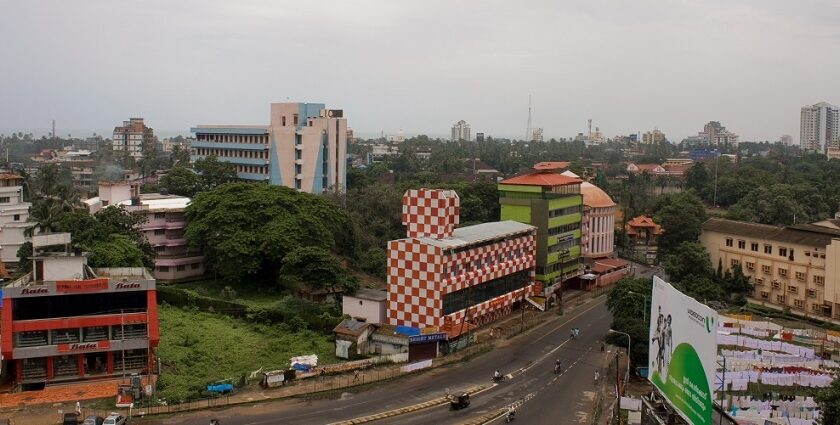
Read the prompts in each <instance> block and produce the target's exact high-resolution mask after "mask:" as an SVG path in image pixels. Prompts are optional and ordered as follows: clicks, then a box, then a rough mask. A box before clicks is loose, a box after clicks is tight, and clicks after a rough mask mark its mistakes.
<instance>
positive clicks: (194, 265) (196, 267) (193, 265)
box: [190, 263, 201, 270]
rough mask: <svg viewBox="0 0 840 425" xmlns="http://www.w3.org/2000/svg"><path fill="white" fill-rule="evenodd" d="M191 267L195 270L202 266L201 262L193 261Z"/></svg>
mask: <svg viewBox="0 0 840 425" xmlns="http://www.w3.org/2000/svg"><path fill="white" fill-rule="evenodd" d="M190 268H191V269H193V270H198V269H200V268H201V263H192V264H190Z"/></svg>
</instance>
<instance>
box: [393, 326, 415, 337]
mask: <svg viewBox="0 0 840 425" xmlns="http://www.w3.org/2000/svg"><path fill="white" fill-rule="evenodd" d="M396 331H397V333H398V334H401V335H407V336H417V335H420V328H413V327H411V326H397V329H396Z"/></svg>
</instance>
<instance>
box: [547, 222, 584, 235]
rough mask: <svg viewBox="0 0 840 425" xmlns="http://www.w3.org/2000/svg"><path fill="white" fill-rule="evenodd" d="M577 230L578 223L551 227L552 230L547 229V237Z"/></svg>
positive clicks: (578, 227)
mask: <svg viewBox="0 0 840 425" xmlns="http://www.w3.org/2000/svg"><path fill="white" fill-rule="evenodd" d="M578 229H580V222H575V223H571V224H564V225H562V226H558V227H552V228H550V229H548V236H556V235H559V234H561V233H566V232H573V231H575V230H578Z"/></svg>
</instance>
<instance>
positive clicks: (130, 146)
mask: <svg viewBox="0 0 840 425" xmlns="http://www.w3.org/2000/svg"><path fill="white" fill-rule="evenodd" d="M111 140H112V142H111V143H112V147H113V149H114V151H115V152H120V151H123V152H128V154H129V155H130V156H131V157H132V158H134V159H140V158H142V157H143V149H147V150H154V149H155V143H156V142H155V132H154V130H152V128H151V127H148V126H146V123H145V122H143V118H129V119H128V121H123V125H121V126H117V127H114V134H113V137H112V139H111Z"/></svg>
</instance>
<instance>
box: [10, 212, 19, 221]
mask: <svg viewBox="0 0 840 425" xmlns="http://www.w3.org/2000/svg"><path fill="white" fill-rule="evenodd" d="M12 220H14V221H20V214H15V215H14V217H13V218H12Z"/></svg>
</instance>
